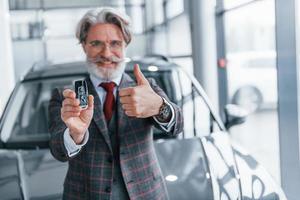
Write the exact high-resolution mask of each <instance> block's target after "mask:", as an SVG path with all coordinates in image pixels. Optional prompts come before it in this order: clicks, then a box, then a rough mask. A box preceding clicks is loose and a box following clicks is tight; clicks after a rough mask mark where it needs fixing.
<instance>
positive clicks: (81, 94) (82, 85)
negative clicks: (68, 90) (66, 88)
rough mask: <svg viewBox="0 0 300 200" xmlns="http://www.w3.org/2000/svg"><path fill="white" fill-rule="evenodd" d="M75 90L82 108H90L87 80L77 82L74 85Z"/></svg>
mask: <svg viewBox="0 0 300 200" xmlns="http://www.w3.org/2000/svg"><path fill="white" fill-rule="evenodd" d="M74 87H75V88H74V90H75V93H76V99H79V101H80V104H79V106H80V107H81V108H87V106H88V95H89V92H88V88H87V83H86V81H85V80H77V81H75V83H74Z"/></svg>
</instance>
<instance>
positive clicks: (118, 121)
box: [49, 7, 183, 200]
mask: <svg viewBox="0 0 300 200" xmlns="http://www.w3.org/2000/svg"><path fill="white" fill-rule="evenodd" d="M76 37H77V38H78V40H79V42H80V44H81V45H82V48H83V51H84V52H85V54H86V57H87V61H86V67H87V70H88V72H89V77H88V78H87V79H86V81H87V85H88V90H89V93H90V95H89V96H88V107H87V108H85V109H83V108H81V107H80V106H79V100H78V99H76V97H75V96H76V95H75V92H74V91H72V90H71V89H65V90H63V91H62V90H60V89H55V90H54V91H53V94H52V98H51V100H50V105H49V113H50V114H49V115H50V116H49V118H50V120H49V129H50V133H51V140H50V149H51V152H52V154H53V156H54V157H55V158H56V159H58V160H60V161H68V163H69V168H68V172H67V175H66V178H65V182H64V192H63V198H64V199H114V200H117V199H118V200H123V199H168V194H167V190H166V186H165V183H164V178H163V176H162V173H161V170H160V167H159V163H158V160H157V157H156V154H155V150H154V146H153V135H152V130H151V129H152V126H153V125H155V126H157V127H158V128H160V129H162V130H164V131H165V132H166V134H170V135H176V134H178V133H180V132H181V131H182V127H183V118H182V112H181V110H180V108H179V107H178V106H176V105H175V104H173V103H172V102H170V100H169V99H168V97H167V96H166V94H165V93H164V92H163V91H162V90H161V89H160V88H159V87H158V86H157V84H156V83H155V81H154V80H153V79H146V78H145V77H144V75H143V74H142V72H141V71H140V69H139V66H138V65H135V66H134V75H135V78H136V80H133V79H131V78H130V77H129V76H128V75H127V74H126V73H125V72H124V70H125V62H124V59H125V49H126V47H127V45H128V44H129V43H130V41H131V37H132V36H131V31H130V19H129V17H128V16H127V15H126V14H124V13H121V12H120V11H118V10H116V9H113V8H107V7H105V8H99V9H94V10H90V11H88V12H87V13H86V14H85V15H84V16H83V18H82V19H81V20H80V22H79V23H78V26H77V32H76ZM83 67H85V66H83ZM174 156H175V155H174Z"/></svg>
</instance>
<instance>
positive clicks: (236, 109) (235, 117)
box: [224, 104, 249, 129]
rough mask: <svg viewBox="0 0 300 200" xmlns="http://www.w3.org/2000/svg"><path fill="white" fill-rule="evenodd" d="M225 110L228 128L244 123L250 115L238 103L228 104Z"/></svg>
mask: <svg viewBox="0 0 300 200" xmlns="http://www.w3.org/2000/svg"><path fill="white" fill-rule="evenodd" d="M224 112H225V127H226V129H230V128H231V127H232V126H235V125H238V124H242V123H244V122H245V121H246V118H247V116H248V115H249V113H248V112H247V111H246V110H245V109H243V108H242V107H240V106H238V105H236V104H227V105H226V106H225V108H224Z"/></svg>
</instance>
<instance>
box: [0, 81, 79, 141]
mask: <svg viewBox="0 0 300 200" xmlns="http://www.w3.org/2000/svg"><path fill="white" fill-rule="evenodd" d="M83 78H84V77H72V78H55V79H45V80H36V81H26V82H23V83H21V84H20V85H19V87H17V90H16V92H15V94H13V95H14V96H13V101H12V102H11V104H10V105H9V108H10V109H9V112H8V113H7V116H6V117H5V118H4V120H5V123H4V126H3V127H2V131H1V139H2V140H3V141H8V140H9V141H10V142H14V141H35V140H41V139H48V138H49V134H48V125H47V122H48V105H49V99H50V97H51V92H52V90H53V89H54V88H72V87H73V86H72V83H73V80H76V79H83Z"/></svg>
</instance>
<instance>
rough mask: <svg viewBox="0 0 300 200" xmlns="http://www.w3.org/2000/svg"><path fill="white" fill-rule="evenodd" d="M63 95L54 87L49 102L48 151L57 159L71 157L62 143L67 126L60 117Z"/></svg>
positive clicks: (61, 159)
mask: <svg viewBox="0 0 300 200" xmlns="http://www.w3.org/2000/svg"><path fill="white" fill-rule="evenodd" d="M62 101H63V96H62V93H61V91H60V90H58V89H54V90H53V91H52V97H51V99H50V102H49V107H48V110H49V122H48V125H49V132H50V135H51V136H50V142H49V146H50V151H51V153H52V155H53V156H54V157H55V158H56V159H57V160H59V161H63V162H64V161H67V160H69V159H71V157H69V156H68V151H67V149H66V147H65V145H64V131H65V130H66V128H67V126H66V125H65V123H64V122H63V121H62V119H61V107H62Z"/></svg>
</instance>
